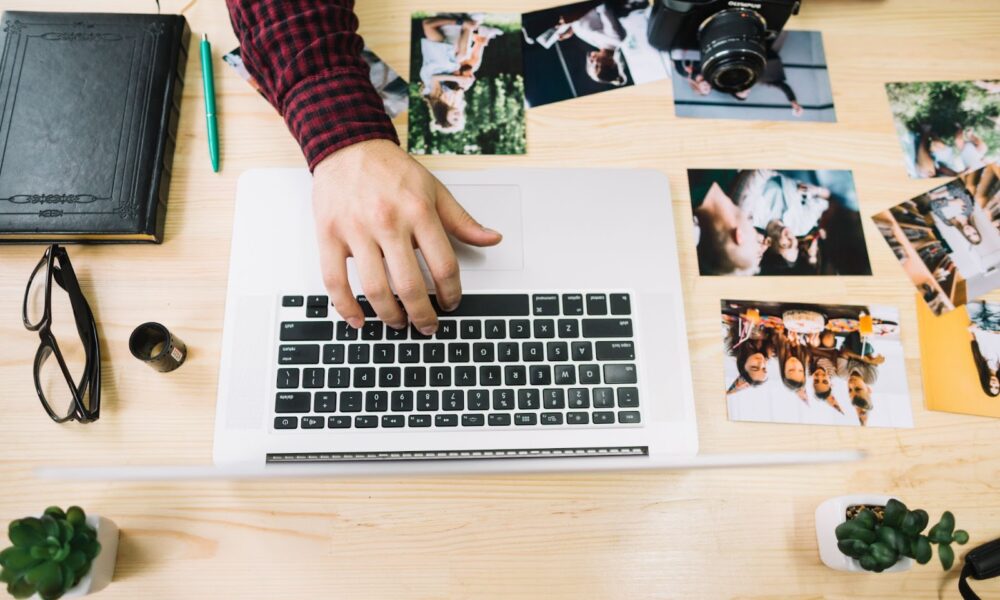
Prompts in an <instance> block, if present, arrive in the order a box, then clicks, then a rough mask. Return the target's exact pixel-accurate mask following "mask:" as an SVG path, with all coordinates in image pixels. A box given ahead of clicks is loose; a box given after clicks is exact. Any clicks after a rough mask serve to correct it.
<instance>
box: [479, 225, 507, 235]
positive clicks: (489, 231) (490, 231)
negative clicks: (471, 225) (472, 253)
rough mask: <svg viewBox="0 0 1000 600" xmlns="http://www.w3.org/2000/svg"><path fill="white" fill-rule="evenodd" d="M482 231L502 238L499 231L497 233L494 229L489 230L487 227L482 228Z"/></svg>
mask: <svg viewBox="0 0 1000 600" xmlns="http://www.w3.org/2000/svg"><path fill="white" fill-rule="evenodd" d="M483 231H485V232H486V233H491V234H493V235H499V236H500V237H503V234H502V233H500V232H499V231H497V230H496V229H490V228H489V227H483Z"/></svg>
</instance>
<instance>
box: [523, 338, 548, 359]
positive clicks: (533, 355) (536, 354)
mask: <svg viewBox="0 0 1000 600" xmlns="http://www.w3.org/2000/svg"><path fill="white" fill-rule="evenodd" d="M521 350H522V352H523V354H524V362H541V361H542V360H545V353H544V346H542V343H541V342H524V343H523V344H521Z"/></svg>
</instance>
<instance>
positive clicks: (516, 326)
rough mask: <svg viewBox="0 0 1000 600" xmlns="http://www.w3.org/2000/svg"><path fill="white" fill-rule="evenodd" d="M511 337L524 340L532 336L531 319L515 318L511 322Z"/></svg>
mask: <svg viewBox="0 0 1000 600" xmlns="http://www.w3.org/2000/svg"><path fill="white" fill-rule="evenodd" d="M510 337H511V338H512V339H515V340H523V339H528V338H530V337H531V321H528V320H527V319H513V320H512V321H511V322H510Z"/></svg>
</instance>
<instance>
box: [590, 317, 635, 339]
mask: <svg viewBox="0 0 1000 600" xmlns="http://www.w3.org/2000/svg"><path fill="white" fill-rule="evenodd" d="M583 337H585V338H630V337H632V319H584V320H583Z"/></svg>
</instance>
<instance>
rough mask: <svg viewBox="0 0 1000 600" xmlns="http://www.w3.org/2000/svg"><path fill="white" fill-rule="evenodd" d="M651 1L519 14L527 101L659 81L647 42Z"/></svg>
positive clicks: (595, 1)
mask: <svg viewBox="0 0 1000 600" xmlns="http://www.w3.org/2000/svg"><path fill="white" fill-rule="evenodd" d="M649 12H650V4H649V0H591V1H589V2H576V3H574V4H567V5H564V6H557V7H555V8H547V9H545V10H539V11H535V12H530V13H526V14H524V15H523V16H522V18H521V19H522V26H523V29H522V37H523V45H522V47H523V53H524V79H525V93H526V95H527V101H528V106H531V107H534V106H543V105H545V104H551V103H553V102H561V101H563V100H569V99H572V98H579V97H581V96H589V95H591V94H598V93H601V92H607V91H611V90H616V89H619V88H624V87H628V86H631V85H635V84H642V83H646V82H649V81H656V80H662V79H665V78H666V77H667V71H666V68H665V66H664V65H665V58H664V57H663V56H661V55H660V52H659V51H657V50H655V49H653V47H652V46H650V45H649V42H648V41H647V35H646V31H647V29H648V26H649Z"/></svg>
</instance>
